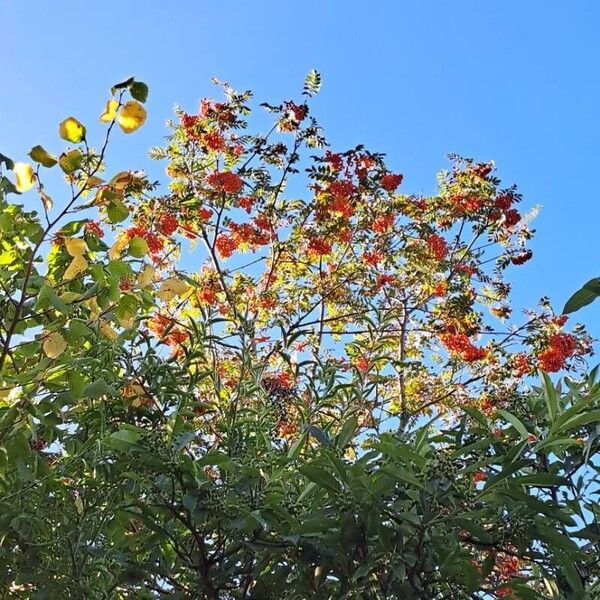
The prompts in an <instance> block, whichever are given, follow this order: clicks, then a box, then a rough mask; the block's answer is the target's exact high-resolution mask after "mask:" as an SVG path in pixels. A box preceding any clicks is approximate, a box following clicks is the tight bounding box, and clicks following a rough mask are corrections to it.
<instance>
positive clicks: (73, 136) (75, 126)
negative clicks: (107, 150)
mask: <svg viewBox="0 0 600 600" xmlns="http://www.w3.org/2000/svg"><path fill="white" fill-rule="evenodd" d="M58 135H60V137H61V138H62V139H63V140H67V142H71V143H72V144H79V142H82V141H83V140H84V139H85V127H84V126H83V125H82V124H81V123H80V122H79V121H78V120H77V119H76V118H75V117H68V118H66V119H65V120H64V121H63V122H62V123H61V124H60V125H59V126H58Z"/></svg>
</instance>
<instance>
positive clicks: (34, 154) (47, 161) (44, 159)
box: [29, 146, 58, 168]
mask: <svg viewBox="0 0 600 600" xmlns="http://www.w3.org/2000/svg"><path fill="white" fill-rule="evenodd" d="M29 157H30V158H31V160H33V161H35V162H36V163H39V164H40V165H42V166H43V167H47V168H50V167H53V166H54V165H55V164H56V163H57V162H58V159H57V158H56V156H53V155H52V154H50V153H48V152H46V150H44V148H42V146H34V147H33V148H32V149H31V151H30V152H29Z"/></svg>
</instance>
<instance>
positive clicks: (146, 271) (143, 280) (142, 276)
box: [138, 265, 155, 288]
mask: <svg viewBox="0 0 600 600" xmlns="http://www.w3.org/2000/svg"><path fill="white" fill-rule="evenodd" d="M154 274H155V270H154V267H152V266H150V265H144V268H143V269H142V270H141V271H140V272H139V274H138V283H139V284H140V287H143V288H144V287H146V286H148V285H150V284H151V283H152V281H153V280H154Z"/></svg>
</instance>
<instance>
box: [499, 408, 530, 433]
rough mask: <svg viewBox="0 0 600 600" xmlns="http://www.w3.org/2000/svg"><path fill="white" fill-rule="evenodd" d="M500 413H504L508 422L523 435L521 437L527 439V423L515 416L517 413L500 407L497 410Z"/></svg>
mask: <svg viewBox="0 0 600 600" xmlns="http://www.w3.org/2000/svg"><path fill="white" fill-rule="evenodd" d="M496 412H497V413H498V414H499V415H502V416H503V417H504V419H505V421H507V422H508V423H510V424H511V425H512V426H513V427H514V428H515V429H516V430H517V431H518V432H519V434H520V435H521V437H522V438H523V439H525V440H526V439H527V437H528V436H529V432H528V431H527V427H525V425H523V423H522V422H521V421H520V420H519V419H518V418H517V417H515V415H513V414H512V413H509V412H508V411H507V410H504V409H503V408H499V409H498V410H497V411H496Z"/></svg>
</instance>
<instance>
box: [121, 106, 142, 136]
mask: <svg viewBox="0 0 600 600" xmlns="http://www.w3.org/2000/svg"><path fill="white" fill-rule="evenodd" d="M145 121H146V109H145V108H144V107H143V106H142V105H141V104H140V103H139V102H136V101H135V100H130V101H129V102H127V104H125V106H124V107H123V108H122V109H121V112H120V113H119V116H118V117H117V123H118V124H119V125H120V127H121V129H122V130H123V131H124V132H125V133H133V132H134V131H136V130H137V129H139V128H140V127H141V126H142V125H143V124H144V122H145Z"/></svg>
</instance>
